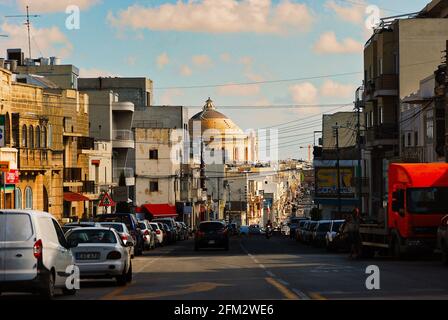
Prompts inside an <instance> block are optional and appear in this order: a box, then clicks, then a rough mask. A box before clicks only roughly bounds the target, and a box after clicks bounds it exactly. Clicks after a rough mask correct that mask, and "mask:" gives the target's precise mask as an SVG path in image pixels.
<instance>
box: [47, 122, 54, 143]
mask: <svg viewBox="0 0 448 320" xmlns="http://www.w3.org/2000/svg"><path fill="white" fill-rule="evenodd" d="M47 139H48V147H49V148H51V146H52V144H53V127H52V126H51V124H49V125H48V136H47Z"/></svg>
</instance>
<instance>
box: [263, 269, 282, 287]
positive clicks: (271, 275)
mask: <svg viewBox="0 0 448 320" xmlns="http://www.w3.org/2000/svg"><path fill="white" fill-rule="evenodd" d="M266 273H267V275H268V276H270V277H272V278H275V274H273V273H272V272H271V271H268V270H266ZM279 282H280V281H279ZM283 284H284V283H283Z"/></svg>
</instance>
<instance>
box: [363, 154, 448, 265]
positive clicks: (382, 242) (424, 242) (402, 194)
mask: <svg viewBox="0 0 448 320" xmlns="http://www.w3.org/2000/svg"><path fill="white" fill-rule="evenodd" d="M388 180H389V181H388V185H389V193H388V205H387V212H386V213H385V217H384V221H382V222H378V221H377V222H375V223H370V224H367V223H366V224H361V226H360V236H361V241H362V253H363V255H364V256H367V257H368V256H373V255H374V254H375V252H376V251H377V250H381V251H382V252H385V251H386V252H387V253H389V254H392V255H394V256H395V257H397V258H400V257H402V256H403V255H404V254H407V253H412V252H416V251H421V250H423V251H427V252H432V251H434V249H436V244H437V229H438V227H439V226H440V223H441V219H442V218H443V217H444V216H445V215H446V214H448V164H447V163H421V164H420V163H419V164H401V163H400V164H398V163H397V164H391V165H390V166H389V173H388ZM377 220H378V219H377ZM380 220H381V219H380Z"/></svg>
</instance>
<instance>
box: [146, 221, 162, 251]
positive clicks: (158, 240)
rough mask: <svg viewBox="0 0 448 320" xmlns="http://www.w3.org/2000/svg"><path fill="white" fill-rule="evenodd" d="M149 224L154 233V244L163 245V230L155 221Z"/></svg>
mask: <svg viewBox="0 0 448 320" xmlns="http://www.w3.org/2000/svg"><path fill="white" fill-rule="evenodd" d="M149 225H150V226H151V228H152V230H154V232H155V233H156V245H158V246H162V245H163V230H162V229H161V228H160V226H159V224H158V223H157V222H150V223H149Z"/></svg>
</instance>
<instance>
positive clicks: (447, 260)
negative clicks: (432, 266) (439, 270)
mask: <svg viewBox="0 0 448 320" xmlns="http://www.w3.org/2000/svg"><path fill="white" fill-rule="evenodd" d="M442 262H443V264H444V265H446V266H448V248H442Z"/></svg>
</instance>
